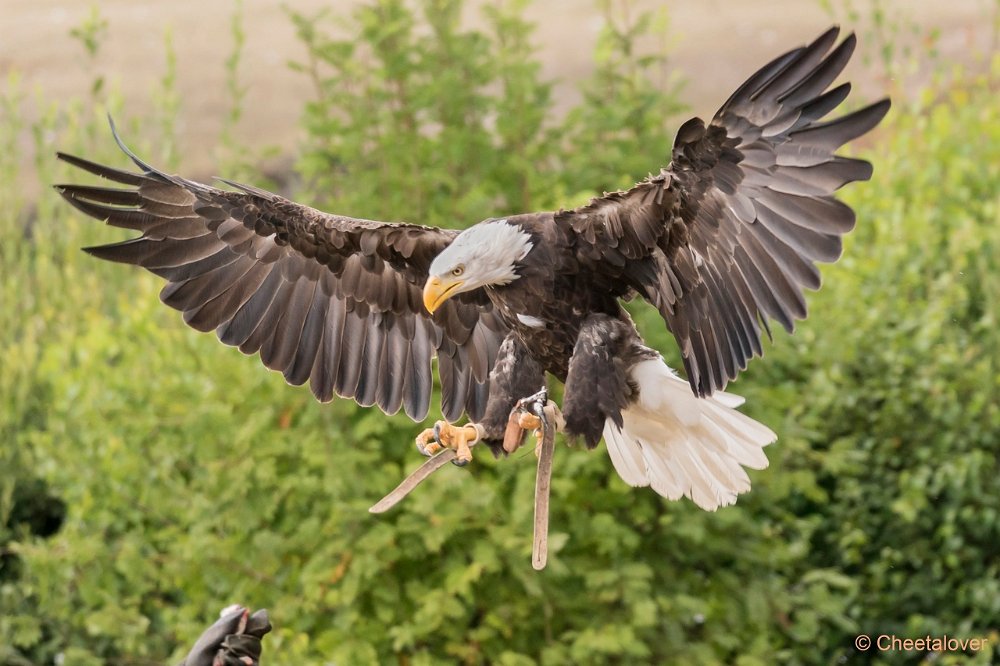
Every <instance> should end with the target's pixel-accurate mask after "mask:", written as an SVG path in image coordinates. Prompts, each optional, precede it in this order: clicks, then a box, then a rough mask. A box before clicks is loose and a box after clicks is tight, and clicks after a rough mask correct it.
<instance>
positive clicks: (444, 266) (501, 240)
mask: <svg viewBox="0 0 1000 666" xmlns="http://www.w3.org/2000/svg"><path fill="white" fill-rule="evenodd" d="M532 247H533V243H532V241H531V234H529V233H528V232H526V231H525V230H524V229H522V228H521V227H519V226H518V225H516V224H511V223H510V222H508V221H507V220H488V221H486V222H480V223H479V224H477V225H476V226H474V227H471V228H469V229H466V230H465V231H463V232H462V233H460V234H459V235H458V236H456V237H455V240H453V241H452V242H451V245H449V246H448V247H446V248H445V249H444V250H442V251H441V253H440V254H439V255H438V256H437V257H435V258H434V261H433V262H431V268H430V275H429V277H428V279H427V283H426V284H425V285H424V306H425V307H426V308H427V311H428V312H434V311H435V310H436V309H437V308H439V307H440V306H441V304H442V303H444V302H445V301H446V300H448V299H449V298H451V297H452V296H454V295H455V294H460V293H462V292H464V291H472V290H473V289H479V288H481V287H486V286H489V285H501V284H509V283H510V282H513V281H514V280H516V279H517V277H518V275H517V271H516V270H515V269H516V268H517V263H518V262H519V261H521V260H522V259H524V257H525V256H526V255H527V254H528V252H530V251H531V248H532Z"/></svg>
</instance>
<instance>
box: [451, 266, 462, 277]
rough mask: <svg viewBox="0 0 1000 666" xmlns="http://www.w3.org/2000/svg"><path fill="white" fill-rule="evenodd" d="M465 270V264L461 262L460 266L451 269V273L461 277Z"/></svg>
mask: <svg viewBox="0 0 1000 666" xmlns="http://www.w3.org/2000/svg"><path fill="white" fill-rule="evenodd" d="M464 272H465V266H463V265H461V264H459V265H458V266H455V268H453V269H451V274H452V275H454V276H455V277H459V276H460V275H461V274H462V273H464Z"/></svg>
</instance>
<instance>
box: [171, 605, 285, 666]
mask: <svg viewBox="0 0 1000 666" xmlns="http://www.w3.org/2000/svg"><path fill="white" fill-rule="evenodd" d="M269 631H271V622H270V620H269V619H268V617H267V610H265V609H261V610H259V611H257V612H256V613H254V614H252V615H251V614H250V611H249V610H248V609H246V608H244V607H243V606H229V607H228V608H225V609H223V611H222V613H221V617H220V618H219V619H218V620H216V622H215V624H213V625H212V626H210V627H209V628H208V629H206V630H205V632H204V633H203V634H202V635H201V636H199V637H198V640H197V641H195V644H194V647H192V648H191V651H190V652H188V655H187V657H185V658H184V661H182V662H181V663H180V664H179V665H178V666H259V665H260V652H261V643H260V641H261V639H262V638H263V637H264V634H266V633H267V632H269Z"/></svg>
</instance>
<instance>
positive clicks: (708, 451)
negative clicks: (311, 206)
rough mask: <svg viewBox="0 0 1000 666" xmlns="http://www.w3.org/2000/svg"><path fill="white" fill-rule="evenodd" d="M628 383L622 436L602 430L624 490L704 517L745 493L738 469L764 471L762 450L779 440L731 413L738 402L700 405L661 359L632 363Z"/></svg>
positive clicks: (733, 398)
mask: <svg viewBox="0 0 1000 666" xmlns="http://www.w3.org/2000/svg"><path fill="white" fill-rule="evenodd" d="M631 377H632V380H633V381H634V382H635V383H636V384H637V385H638V387H639V398H638V400H637V401H636V402H635V403H634V404H633V405H631V406H630V407H628V408H627V409H625V410H624V411H623V412H622V417H623V421H624V422H623V427H622V428H619V427H618V426H617V425H615V423H614V422H613V421H611V420H610V419H609V420H608V421H607V422H606V423H605V426H604V441H605V442H606V443H607V446H608V453H609V454H610V456H611V461H612V463H614V466H615V469H616V470H617V471H618V474H619V475H620V476H621V477H622V479H623V480H624V481H625V482H626V483H628V484H629V485H631V486H637V487H642V486H649V487H651V488H652V489H653V490H655V491H656V492H657V493H659V494H660V495H663V496H664V497H666V498H668V499H672V500H676V499H680V498H681V497H689V498H691V500H693V501H694V503H695V504H697V505H698V506H699V507H701V508H702V509H705V510H708V511H714V510H716V509H717V508H719V507H720V506H729V505H730V504H734V503H735V502H736V497H737V496H738V495H739V494H740V493H744V492H746V491H748V490H750V478H749V477H748V476H747V473H746V471H745V470H744V469H743V468H744V467H749V468H751V469H764V468H765V467H767V456H765V455H764V451H763V448H764V447H765V446H767V445H768V444H770V443H772V442H774V441H775V440H776V439H777V435H775V434H774V432H772V431H771V429H770V428H767V427H766V426H764V425H761V424H760V423H758V422H757V421H754V420H753V419H751V418H750V417H749V416H747V415H745V414H742V413H740V412H738V411H736V409H735V408H736V407H738V406H739V405H741V404H743V398H741V397H739V396H737V395H733V394H731V393H725V392H722V391H716V392H715V393H714V394H712V396H711V397H710V398H698V397H696V396H695V395H693V394H692V393H691V389H690V387H689V386H688V383H687V382H686V381H684V380H683V379H681V378H680V377H678V376H677V375H676V374H675V373H674V372H673V370H671V369H670V368H669V367H667V365H666V364H665V363H664V362H663V360H662V359H655V360H649V361H642V362H640V363H637V364H636V365H635V366H634V367H633V368H632V370H631Z"/></svg>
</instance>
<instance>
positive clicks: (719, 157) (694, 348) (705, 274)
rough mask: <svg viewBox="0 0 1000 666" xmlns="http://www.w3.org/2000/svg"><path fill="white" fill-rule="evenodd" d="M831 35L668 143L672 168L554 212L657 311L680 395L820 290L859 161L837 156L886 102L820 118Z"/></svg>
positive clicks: (757, 342) (595, 264)
mask: <svg viewBox="0 0 1000 666" xmlns="http://www.w3.org/2000/svg"><path fill="white" fill-rule="evenodd" d="M837 34H838V30H837V29H836V28H832V29H830V30H829V31H827V32H826V33H824V34H823V35H822V36H820V37H819V39H817V40H816V41H815V42H813V43H812V44H810V45H808V46H805V47H802V48H798V49H795V50H793V51H791V52H789V53H786V54H785V55H783V56H781V57H779V58H777V59H775V60H774V61H772V62H771V63H770V64H768V65H766V66H765V67H764V68H762V69H761V70H760V71H758V72H757V73H756V74H754V75H753V76H752V77H750V79H748V80H747V81H746V82H745V83H744V84H743V85H742V86H740V87H739V89H738V90H737V91H736V92H735V93H733V95H732V96H731V97H730V98H729V100H728V101H727V102H726V103H725V104H724V105H723V106H722V108H721V109H719V111H718V112H717V113H716V114H715V117H714V118H713V119H712V121H711V122H710V123H709V124H708V125H707V126H706V125H705V123H704V122H703V121H702V120H701V119H699V118H695V119H692V120H690V121H688V122H687V123H685V124H684V125H683V126H682V127H681V128H680V130H679V131H678V133H677V138H676V139H675V143H674V149H673V154H672V161H671V163H670V166H669V167H667V168H665V169H663V170H661V172H660V173H659V174H657V175H655V176H651V177H650V178H648V179H646V180H645V181H643V182H642V183H639V184H638V185H636V186H635V187H634V188H632V189H631V190H629V191H627V192H616V193H612V194H609V195H605V196H604V197H602V198H598V199H594V200H593V201H591V203H590V204H588V205H587V206H584V207H582V208H579V209H576V210H572V211H563V212H560V213H559V214H557V216H556V220H557V222H558V223H560V224H564V225H568V226H569V228H570V229H571V230H572V233H574V234H575V237H576V239H577V254H578V256H579V257H580V260H581V262H582V263H583V264H584V265H585V266H586V267H589V268H591V269H592V270H595V271H600V272H603V273H604V274H606V275H609V276H610V277H614V278H616V279H618V280H619V281H620V282H621V284H623V285H625V287H627V288H628V289H631V290H634V291H635V292H638V293H639V294H641V295H642V296H643V297H644V298H645V299H646V300H648V301H649V302H651V303H652V304H653V305H654V306H656V307H657V308H658V309H659V311H660V314H661V315H662V316H663V318H664V319H665V321H666V323H667V326H668V328H669V329H670V331H671V332H672V333H673V334H674V336H675V337H676V339H677V341H678V343H679V345H680V348H681V352H682V354H683V357H684V366H685V369H686V371H687V375H688V380H689V381H690V383H691V388H692V389H693V390H694V391H695V393H697V394H698V395H701V396H707V395H710V394H711V393H712V392H713V391H715V390H718V389H721V388H723V387H724V386H725V385H726V383H727V382H728V381H729V380H731V379H734V378H735V377H736V376H737V374H739V372H740V371H741V370H742V369H744V368H746V364H747V361H748V360H749V359H751V358H753V357H754V356H759V355H760V354H761V353H762V349H761V329H762V328H763V330H764V331H765V332H766V333H767V334H768V335H770V330H769V329H768V324H767V321H768V319H773V320H775V321H777V322H778V323H780V324H781V325H782V326H783V327H784V328H785V329H786V330H788V331H792V329H793V328H794V323H795V320H797V319H802V318H804V317H805V316H806V303H805V299H804V297H803V289H805V288H808V289H817V288H819V285H820V275H819V271H818V270H817V268H816V265H815V262H832V261H835V260H836V259H837V258H838V257H839V256H840V252H841V237H842V236H843V234H845V233H847V232H848V231H850V230H851V229H852V228H853V227H854V222H855V217H854V213H853V211H852V210H851V209H850V208H849V207H848V206H847V205H845V204H843V203H841V202H839V201H837V200H836V199H835V198H834V196H833V195H834V192H835V191H836V190H837V189H839V188H840V187H842V186H843V185H845V184H846V183H849V182H852V181H857V180H867V179H868V178H870V177H871V174H872V167H871V165H870V164H869V163H868V162H865V161H862V160H857V159H850V158H845V157H840V156H837V155H835V154H834V151H835V150H836V149H837V148H839V147H840V146H842V145H843V144H844V143H846V142H847V141H850V140H851V139H854V138H856V137H859V136H861V135H862V134H864V133H865V132H867V131H869V130H870V129H872V128H873V127H874V126H875V125H877V124H878V122H879V121H880V120H881V119H882V117H883V116H884V115H885V114H886V112H887V111H888V109H889V100H887V99H886V100H883V101H880V102H877V103H875V104H872V105H871V106H868V107H866V108H863V109H860V110H858V111H855V112H853V113H850V114H847V115H845V116H842V117H840V118H837V119H835V120H831V121H827V122H820V119H821V118H823V117H824V116H825V115H827V114H828V113H829V112H830V111H832V110H833V109H834V108H836V107H837V106H838V105H839V104H840V103H841V102H842V101H844V99H845V98H846V97H847V94H848V92H849V91H850V84H847V83H845V84H843V85H840V86H837V87H835V88H833V89H831V90H828V91H827V90H826V88H827V87H828V86H829V85H830V84H831V82H832V81H833V80H834V79H835V78H836V77H837V75H838V74H839V73H840V72H841V71H842V70H843V68H844V66H845V65H846V64H847V61H848V60H849V59H850V57H851V54H852V53H853V51H854V46H855V38H854V36H853V35H850V36H848V37H847V38H846V39H845V40H844V41H842V42H841V43H840V44H839V45H838V46H837V47H836V48H834V49H833V50H832V51H831V50H830V49H831V47H832V46H833V44H834V42H835V41H836V38H837Z"/></svg>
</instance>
